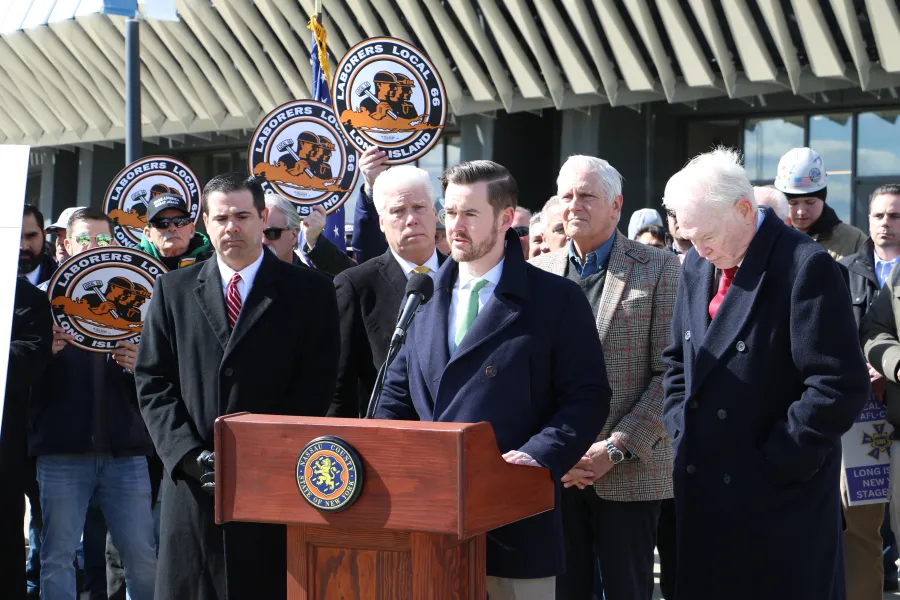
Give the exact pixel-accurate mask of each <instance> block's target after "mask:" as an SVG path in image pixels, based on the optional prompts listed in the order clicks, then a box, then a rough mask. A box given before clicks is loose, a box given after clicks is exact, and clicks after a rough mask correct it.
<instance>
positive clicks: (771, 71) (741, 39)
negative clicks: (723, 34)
mask: <svg viewBox="0 0 900 600" xmlns="http://www.w3.org/2000/svg"><path fill="white" fill-rule="evenodd" d="M722 8H723V9H724V11H725V19H726V20H727V21H728V26H729V28H730V29H731V35H732V36H733V38H734V43H735V46H736V47H737V51H738V54H740V55H741V63H743V65H744V73H745V74H746V75H747V79H749V80H750V81H775V80H776V79H777V78H778V70H777V69H776V68H775V64H774V63H773V62H772V57H771V56H770V55H769V51H768V50H767V49H766V46H765V44H764V43H763V41H762V35H760V33H759V28H758V27H757V26H756V22H755V21H754V20H753V15H752V14H750V8H749V7H748V6H747V2H746V0H729V1H728V2H723V3H722Z"/></svg>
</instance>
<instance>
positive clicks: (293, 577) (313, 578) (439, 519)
mask: <svg viewBox="0 0 900 600" xmlns="http://www.w3.org/2000/svg"><path fill="white" fill-rule="evenodd" d="M322 436H335V437H338V438H340V439H341V440H343V441H344V442H346V443H347V444H349V445H350V446H352V447H353V448H354V449H355V451H356V453H357V454H358V456H359V458H360V459H361V462H362V470H363V482H362V492H361V495H360V496H359V497H358V498H357V500H356V501H355V503H354V504H352V505H351V506H349V507H348V508H346V509H345V510H343V511H342V512H336V513H330V512H323V511H321V510H319V509H317V508H314V507H313V506H312V505H311V504H309V503H308V502H307V501H306V500H305V499H304V497H303V495H301V493H300V491H299V487H298V481H297V462H298V459H299V457H300V453H301V451H302V449H303V448H304V446H306V445H307V443H309V442H310V441H312V440H313V439H315V438H319V437H322ZM215 452H216V496H215V502H216V522H217V523H220V524H221V523H226V522H229V521H250V522H256V523H285V524H286V525H287V539H288V551H287V556H288V558H287V561H288V564H287V573H288V593H287V597H288V598H289V600H301V599H302V600H325V599H328V600H332V599H333V600H338V599H341V600H355V599H357V598H358V599H367V600H369V599H371V600H375V599H378V600H425V599H428V600H444V599H450V598H454V599H472V600H484V599H485V598H486V591H485V577H486V571H485V568H486V567H485V536H484V533H485V532H486V531H489V530H491V529H495V528H497V527H500V526H502V525H505V524H507V523H512V522H514V521H518V520H520V519H524V518H526V517H530V516H532V515H535V514H538V513H541V512H545V511H547V510H551V509H552V508H553V492H554V490H553V483H552V481H551V478H550V472H549V471H548V470H547V469H538V468H535V467H525V466H519V465H510V464H508V463H506V462H505V461H504V460H503V458H502V457H501V456H500V453H499V452H498V449H497V443H496V440H495V438H494V432H493V429H492V428H491V426H490V425H489V424H488V423H475V424H465V423H419V422H411V421H375V420H357V419H327V418H310V417H281V416H271V415H253V414H249V413H241V414H237V415H228V416H224V417H220V418H219V419H217V420H216V424H215Z"/></svg>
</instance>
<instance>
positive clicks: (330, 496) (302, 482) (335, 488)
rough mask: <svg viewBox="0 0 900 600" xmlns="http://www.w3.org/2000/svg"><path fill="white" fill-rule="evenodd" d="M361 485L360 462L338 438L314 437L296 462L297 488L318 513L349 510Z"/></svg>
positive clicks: (353, 452) (350, 449)
mask: <svg viewBox="0 0 900 600" xmlns="http://www.w3.org/2000/svg"><path fill="white" fill-rule="evenodd" d="M362 486H363V471H362V461H361V460H360V459H359V456H358V455H357V454H356V451H355V450H354V449H353V447H352V446H351V445H350V444H348V443H347V442H345V441H344V440H342V439H341V438H337V437H332V436H325V437H320V438H316V439H314V440H312V441H311V442H310V443H308V444H307V445H306V446H305V447H304V448H303V451H302V452H301V453H300V458H299V459H297V487H298V488H300V493H301V494H302V495H303V498H304V499H305V500H306V501H307V502H309V503H310V504H311V505H313V506H314V507H315V508H317V509H319V510H322V511H326V512H340V511H342V510H345V509H347V508H349V507H350V505H351V504H353V503H354V502H356V499H357V498H358V497H359V494H360V493H361V492H362Z"/></svg>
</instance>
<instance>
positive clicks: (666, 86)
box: [625, 0, 675, 102]
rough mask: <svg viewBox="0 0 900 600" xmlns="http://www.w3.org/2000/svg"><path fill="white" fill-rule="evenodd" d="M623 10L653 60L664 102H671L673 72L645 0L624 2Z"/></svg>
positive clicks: (673, 84)
mask: <svg viewBox="0 0 900 600" xmlns="http://www.w3.org/2000/svg"><path fill="white" fill-rule="evenodd" d="M625 8H626V10H627V11H628V14H629V15H630V16H631V20H632V22H633V23H634V25H635V27H636V28H637V30H638V35H640V36H641V40H642V41H643V42H644V46H645V47H646V48H647V50H648V51H649V52H650V58H651V59H652V60H653V66H655V67H656V72H657V74H658V75H659V81H660V83H661V84H662V88H663V91H664V92H665V94H666V100H668V101H669V102H672V98H673V97H674V96H675V71H673V70H672V65H671V63H670V62H669V57H668V55H667V54H666V50H665V48H663V44H662V40H661V39H660V36H659V32H658V31H657V30H656V25H655V24H654V23H653V15H651V14H650V8H649V7H648V6H647V3H646V1H645V0H625Z"/></svg>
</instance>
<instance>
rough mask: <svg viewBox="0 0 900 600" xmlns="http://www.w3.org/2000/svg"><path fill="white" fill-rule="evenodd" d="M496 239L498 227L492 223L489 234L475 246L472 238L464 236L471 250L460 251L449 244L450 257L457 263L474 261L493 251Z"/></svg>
mask: <svg viewBox="0 0 900 600" xmlns="http://www.w3.org/2000/svg"><path fill="white" fill-rule="evenodd" d="M498 237H500V226H499V225H498V224H497V223H496V222H494V223H493V225H492V226H491V234H490V235H489V236H488V237H487V239H485V240H483V241H481V242H479V243H478V244H475V243H473V242H472V238H470V237H468V236H466V238H465V239H467V240H469V244H470V245H471V246H472V248H471V250H460V249H458V248H456V247H455V246H453V244H451V245H450V256H451V257H452V258H453V260H455V261H456V262H458V263H463V262H473V261H476V260H478V259H479V258H483V257H484V256H486V255H487V254H488V252H490V251H491V250H493V249H494V246H496V245H497V238H498Z"/></svg>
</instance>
